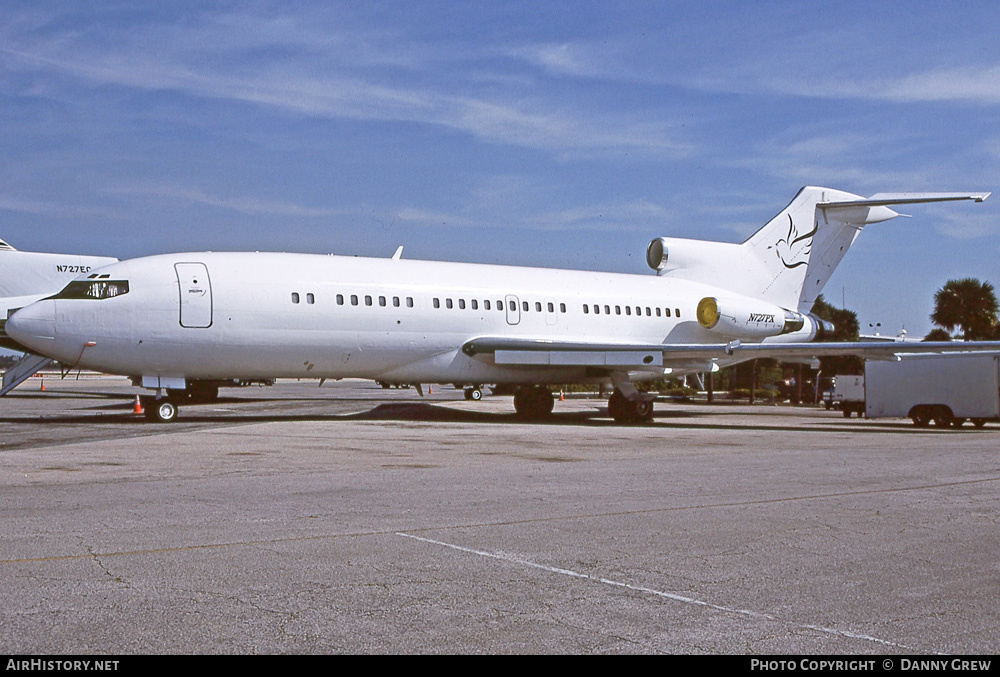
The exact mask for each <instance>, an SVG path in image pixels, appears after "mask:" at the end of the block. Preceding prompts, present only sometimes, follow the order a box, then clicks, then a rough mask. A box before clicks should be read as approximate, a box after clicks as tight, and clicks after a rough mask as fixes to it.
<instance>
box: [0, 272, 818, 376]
mask: <svg viewBox="0 0 1000 677" xmlns="http://www.w3.org/2000/svg"><path fill="white" fill-rule="evenodd" d="M91 277H93V278H96V279H100V280H108V281H109V282H112V283H113V282H116V281H117V282H127V285H128V290H127V292H125V293H121V289H119V290H118V291H116V292H115V294H116V295H114V296H111V297H107V298H100V299H97V298H60V295H57V296H56V298H53V299H48V300H45V301H41V302H39V303H36V304H34V305H32V306H30V307H29V308H26V309H23V310H22V311H19V312H18V313H17V314H16V315H15V318H14V319H13V320H12V321H11V322H9V323H8V325H9V326H8V329H9V331H10V332H11V335H12V336H14V337H15V338H16V339H17V340H18V341H19V342H22V343H23V344H24V345H27V346H29V347H30V348H31V349H32V350H34V351H37V352H39V353H41V354H44V355H47V356H50V357H52V358H54V359H57V360H59V361H61V362H63V363H66V364H68V365H72V366H76V367H81V368H87V369H95V370H99V371H104V372H110V373H118V374H124V375H129V376H136V377H148V376H152V375H155V376H162V377H172V378H184V379H189V380H190V379H226V378H244V379H253V378H279V377H307V378H343V377H363V378H372V379H377V380H382V381H388V382H399V383H420V382H424V383H463V384H473V383H517V384H527V383H558V382H564V381H573V380H577V379H584V378H586V377H587V376H588V373H589V372H588V370H587V369H586V368H583V367H580V366H572V367H557V366H546V367H544V368H538V367H532V368H526V367H524V366H521V365H498V364H495V363H494V361H493V360H492V359H491V358H484V356H479V357H470V356H468V355H466V354H464V353H463V352H462V351H461V347H462V345H463V344H465V343H466V342H467V341H469V340H471V339H474V338H477V337H483V336H489V337H515V338H532V339H543V340H552V341H559V342H569V341H581V342H587V343H608V344H636V343H647V344H665V343H685V344H697V343H718V342H719V340H720V337H719V335H718V334H717V333H713V332H710V331H709V330H707V329H705V328H704V327H702V326H701V325H699V323H698V322H697V320H696V318H695V308H696V305H697V304H698V301H699V300H700V299H702V298H704V297H706V296H711V295H713V294H719V293H722V294H725V295H726V296H730V297H731V296H733V293H732V292H722V291H721V290H719V289H717V288H715V287H711V286H708V285H705V284H700V283H697V282H693V281H688V280H681V279H670V278H663V277H655V276H652V275H650V276H646V275H624V274H614V273H603V272H588V271H572V270H553V269H539V268H521V267H513V266H498V265H480V264H463V263H444V262H436V261H411V260H397V259H371V258H359V257H344V256H322V255H308V254H277V253H191V254H170V255H161V256H153V257H148V258H141V259H134V260H131V261H124V262H120V263H116V264H114V265H110V266H107V267H104V268H101V269H99V270H96V271H94V274H93V275H92V276H91ZM75 284H79V283H75ZM122 289H123V288H122ZM595 306H596V308H595ZM585 308H586V310H585ZM808 338H809V337H808V336H803V337H802V338H801V339H799V340H808ZM789 339H790V340H796V339H795V338H793V337H789ZM786 340H788V339H786ZM662 373H663V372H662V371H661V372H660V374H662Z"/></svg>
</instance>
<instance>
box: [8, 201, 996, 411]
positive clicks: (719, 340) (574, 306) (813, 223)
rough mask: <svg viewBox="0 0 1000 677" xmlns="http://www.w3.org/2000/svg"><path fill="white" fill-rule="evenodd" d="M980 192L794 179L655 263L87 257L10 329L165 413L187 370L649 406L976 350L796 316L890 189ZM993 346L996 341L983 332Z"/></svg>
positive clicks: (533, 400)
mask: <svg viewBox="0 0 1000 677" xmlns="http://www.w3.org/2000/svg"><path fill="white" fill-rule="evenodd" d="M988 195H989V193H895V194H887V193H883V194H878V195H873V196H872V197H870V198H864V197H861V196H858V195H853V194H851V193H845V192H843V191H837V190H831V189H828V188H815V187H806V188H803V189H801V190H800V191H799V193H798V194H797V195H796V196H795V199H793V200H792V202H791V204H789V205H788V206H787V207H786V208H785V209H784V210H782V211H781V212H780V213H779V214H778V215H777V216H775V217H774V218H773V219H772V220H771V221H770V222H768V223H767V224H766V225H765V226H764V227H763V228H761V229H760V230H759V231H757V233H755V234H754V235H753V236H751V237H750V238H749V239H748V240H747V241H745V242H743V243H742V244H726V243H719V242H703V241H696V240H682V239H676V238H658V239H656V240H653V241H652V242H651V243H650V245H649V247H648V248H647V252H646V254H647V262H648V263H649V265H650V267H652V268H653V269H654V270H655V271H656V275H655V276H654V275H626V274H613V273H602V272H588V271H573V270H551V269H539V268H519V267H512V266H498V265H476V264H465V263H442V262H433V261H410V260H404V259H402V258H401V257H400V256H399V252H398V251H397V254H396V255H395V256H393V257H392V258H387V259H370V258H357V257H343V256H332V255H331V256H322V255H308V254H277V253H210V252H202V253H185V254H168V255H160V256H151V257H147V258H140V259H133V260H129V261H122V262H118V263H113V264H111V265H108V266H105V267H102V268H99V269H95V270H94V271H92V272H91V273H90V274H89V275H87V276H85V278H84V279H78V280H75V281H73V282H70V283H69V284H68V285H67V286H66V287H65V288H64V289H63V290H62V291H60V292H59V293H58V294H55V295H54V296H51V297H50V298H47V299H44V300H41V301H38V302H37V303H33V304H31V305H29V306H27V307H24V308H22V309H20V310H18V311H16V312H15V313H14V314H13V316H12V317H11V318H10V319H8V321H7V333H8V334H9V335H10V336H11V337H12V338H13V339H14V340H15V341H16V342H17V343H18V344H20V345H21V346H24V347H25V348H26V349H28V350H30V351H31V352H32V353H35V354H38V355H43V356H46V357H51V358H53V359H55V360H58V361H60V362H62V363H64V364H66V365H70V366H71V367H73V368H77V367H79V368H85V369H94V370H98V371H102V372H109V373H115V374H123V375H126V376H131V377H133V379H134V380H135V382H136V383H137V384H140V385H141V386H142V387H144V388H148V389H152V390H154V391H155V393H156V394H155V396H147V397H146V398H145V401H144V405H145V408H146V410H147V412H148V415H149V417H150V418H151V420H156V421H161V422H165V421H170V420H173V419H174V418H175V417H176V415H177V405H178V401H179V398H178V397H177V396H176V395H175V393H183V392H185V390H186V389H189V388H191V387H193V386H195V385H197V384H204V383H209V384H210V383H212V382H214V381H219V380H224V379H231V378H234V377H239V378H257V379H273V378H287V377H295V378H317V379H324V378H344V377H361V378H368V379H375V380H378V381H382V382H389V383H453V384H458V385H470V386H471V385H476V384H483V383H497V384H509V385H513V386H517V390H516V394H515V396H514V407H515V409H516V411H517V412H518V413H519V414H521V415H523V416H526V417H542V416H546V415H548V414H549V413H551V411H552V408H553V397H552V394H551V392H550V391H549V389H548V388H547V386H549V385H553V384H559V383H578V382H595V381H597V382H608V383H613V384H614V386H615V389H614V392H613V394H612V395H611V399H610V400H609V402H608V409H609V412H610V414H611V415H612V416H613V417H614V418H615V419H616V420H619V421H638V420H645V419H648V418H649V417H651V416H652V397H650V396H647V395H645V394H643V393H641V392H639V391H638V390H637V389H636V388H635V387H634V385H633V383H634V382H635V381H639V380H643V379H656V378H662V377H664V376H679V375H683V374H686V373H692V372H706V371H716V370H718V369H719V368H720V367H723V366H726V365H729V364H734V363H736V362H740V361H743V360H748V359H753V358H757V357H778V358H782V357H784V358H790V357H798V358H804V357H814V356H819V355H833V354H836V355H844V354H854V355H862V356H867V357H891V356H892V355H893V354H895V353H900V352H931V351H933V352H936V351H942V350H956V349H963V350H967V349H969V347H970V346H969V344H965V345H964V346H961V345H956V344H927V343H924V344H892V345H887V344H871V343H822V344H821V343H809V342H810V341H813V340H814V339H816V338H819V337H821V336H822V334H823V333H824V332H825V331H828V330H829V329H830V326H829V325H828V324H827V323H824V322H823V321H822V320H819V319H818V318H816V317H813V316H811V315H809V309H810V308H811V307H812V304H813V302H814V301H815V299H816V297H817V295H818V294H819V293H820V292H821V291H822V289H823V286H824V285H825V284H826V282H827V280H828V279H829V278H830V275H831V274H832V273H833V271H834V269H835V268H836V266H837V264H838V263H840V261H841V259H842V258H843V256H844V254H846V252H847V250H848V248H849V247H850V246H851V244H852V243H853V242H854V240H855V238H856V237H857V236H858V234H859V232H860V231H861V230H862V229H863V228H864V227H865V226H866V225H868V224H872V223H877V222H880V221H886V220H888V219H891V218H894V217H896V216H898V214H897V213H896V212H895V211H893V210H892V209H891V207H893V206H896V205H901V204H912V203H923V202H939V201H948V200H975V201H977V202H981V201H983V200H984V199H986V197H987V196H988ZM982 345H983V347H986V346H988V347H991V348H993V349H997V348H998V347H1000V344H996V343H994V344H982Z"/></svg>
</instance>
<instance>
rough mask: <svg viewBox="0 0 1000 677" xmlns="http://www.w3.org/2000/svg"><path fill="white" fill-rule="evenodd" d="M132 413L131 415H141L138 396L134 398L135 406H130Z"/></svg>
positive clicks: (140, 403)
mask: <svg viewBox="0 0 1000 677" xmlns="http://www.w3.org/2000/svg"><path fill="white" fill-rule="evenodd" d="M132 413H133V414H141V413H142V402H140V401H139V396H138V395H136V396H135V404H133V405H132Z"/></svg>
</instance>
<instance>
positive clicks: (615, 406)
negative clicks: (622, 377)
mask: <svg viewBox="0 0 1000 677" xmlns="http://www.w3.org/2000/svg"><path fill="white" fill-rule="evenodd" d="M608 415H609V416H611V418H613V419H614V420H615V421H616V422H618V423H626V422H628V421H629V420H630V418H629V406H628V400H627V399H626V398H625V395H623V394H622V391H620V390H618V389H617V388H615V391H614V392H613V393H611V397H609V398H608Z"/></svg>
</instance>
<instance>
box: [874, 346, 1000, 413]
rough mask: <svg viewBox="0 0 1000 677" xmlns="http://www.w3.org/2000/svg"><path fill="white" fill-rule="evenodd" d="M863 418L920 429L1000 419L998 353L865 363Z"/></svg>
mask: <svg viewBox="0 0 1000 677" xmlns="http://www.w3.org/2000/svg"><path fill="white" fill-rule="evenodd" d="M865 415H866V416H867V417H868V418H884V417H905V418H910V419H912V420H913V423H914V424H915V425H918V426H926V425H929V424H930V423H931V421H933V422H934V424H935V425H938V426H955V427H958V426H960V425H962V424H963V423H964V422H965V421H966V420H971V421H972V422H973V423H974V424H975V425H976V426H977V427H978V426H982V425H983V424H985V423H986V421H989V420H997V419H1000V353H959V354H951V355H909V356H906V357H904V358H902V359H901V360H899V361H898V362H891V361H876V360H868V361H867V362H866V363H865Z"/></svg>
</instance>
